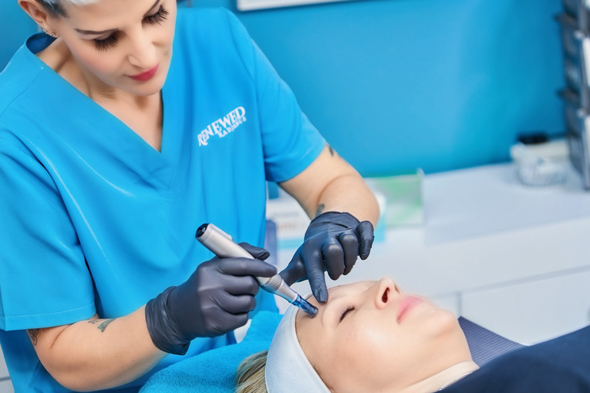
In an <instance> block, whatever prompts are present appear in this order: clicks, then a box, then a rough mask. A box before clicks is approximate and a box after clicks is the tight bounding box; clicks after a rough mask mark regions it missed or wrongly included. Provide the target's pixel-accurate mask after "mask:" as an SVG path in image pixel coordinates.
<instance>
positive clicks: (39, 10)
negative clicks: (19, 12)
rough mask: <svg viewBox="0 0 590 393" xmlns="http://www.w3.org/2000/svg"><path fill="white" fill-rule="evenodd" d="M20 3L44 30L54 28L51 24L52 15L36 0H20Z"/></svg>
mask: <svg viewBox="0 0 590 393" xmlns="http://www.w3.org/2000/svg"><path fill="white" fill-rule="evenodd" d="M18 5H20V7H21V8H22V9H23V11H25V12H26V13H27V14H28V15H29V16H30V17H31V18H32V19H33V20H34V21H35V22H37V24H38V25H39V27H41V29H43V30H52V29H51V27H50V26H49V25H50V23H49V19H50V15H49V14H48V13H47V11H46V10H45V9H44V8H43V6H42V5H41V3H39V2H38V1H36V0H18Z"/></svg>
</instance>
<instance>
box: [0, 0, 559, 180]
mask: <svg viewBox="0 0 590 393" xmlns="http://www.w3.org/2000/svg"><path fill="white" fill-rule="evenodd" d="M4 1H9V2H13V3H14V4H16V0H0V2H4ZM194 3H195V4H196V5H197V6H224V7H227V8H230V9H232V10H234V11H235V5H234V2H233V1H230V0H194ZM560 9H561V1H560V0H365V1H356V2H344V3H332V4H324V5H315V6H306V7H294V8H283V9H275V10H266V11H255V12H248V13H238V16H239V17H240V19H241V20H242V21H243V22H244V24H245V25H246V27H247V28H248V30H249V31H250V33H251V35H252V37H253V38H254V39H255V41H256V42H257V43H258V45H259V46H260V47H261V48H262V50H263V51H264V52H265V53H266V55H267V56H268V57H269V59H270V60H271V62H272V63H273V64H274V66H275V67H276V68H277V70H278V72H279V73H280V74H281V76H282V77H283V78H284V79H285V80H286V81H287V83H289V85H290V86H291V87H292V88H293V90H294V91H295V93H296V95H297V97H298V98H299V102H300V104H301V106H302V108H303V109H304V111H305V112H306V113H307V115H308V116H309V118H310V119H311V120H312V122H313V123H314V124H315V125H316V126H317V127H318V128H319V129H320V131H321V132H322V133H323V134H324V135H325V136H326V138H327V139H328V141H329V142H330V143H331V144H332V145H333V146H334V147H335V148H336V150H337V151H339V152H340V154H342V155H343V156H344V157H345V158H347V159H348V160H349V161H350V162H351V163H352V164H353V165H354V166H356V167H357V168H358V169H359V170H360V171H361V173H362V174H363V175H387V174H393V173H396V172H399V171H403V170H406V169H412V168H416V167H422V168H423V169H424V170H425V171H426V172H427V173H432V172H437V171H444V170H450V169H456V168H464V167H469V166H475V165H482V164H487V163H495V162H502V161H506V160H508V148H509V146H510V145H511V144H512V143H513V142H514V140H515V138H516V135H517V134H518V133H520V132H524V131H531V130H545V131H548V132H550V133H553V134H557V133H561V132H562V131H563V130H564V121H563V117H562V105H561V103H560V102H559V100H558V98H557V96H556V94H555V93H556V90H557V89H559V88H561V87H562V86H563V85H564V81H563V71H562V67H563V66H562V60H561V46H560V42H559V30H558V26H557V24H556V22H555V21H554V20H553V15H555V14H556V13H558V12H560ZM1 11H2V10H1V9H0V14H2V12H1ZM0 29H3V28H1V27H0ZM3 36H4V37H6V35H3ZM0 52H1V51H0ZM1 60H2V58H1V57H0V61H1ZM0 64H1V63H0Z"/></svg>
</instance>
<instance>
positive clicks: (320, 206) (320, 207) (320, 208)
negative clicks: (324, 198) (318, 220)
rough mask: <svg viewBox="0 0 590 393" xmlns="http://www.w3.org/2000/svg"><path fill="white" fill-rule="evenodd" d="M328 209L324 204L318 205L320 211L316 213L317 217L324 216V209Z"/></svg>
mask: <svg viewBox="0 0 590 393" xmlns="http://www.w3.org/2000/svg"><path fill="white" fill-rule="evenodd" d="M325 208H326V205H324V204H323V203H320V204H319V205H318V209H317V210H316V211H315V216H316V217H317V216H319V215H320V214H322V213H323V212H324V209H325Z"/></svg>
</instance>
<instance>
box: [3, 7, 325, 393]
mask: <svg viewBox="0 0 590 393" xmlns="http://www.w3.org/2000/svg"><path fill="white" fill-rule="evenodd" d="M50 43H51V38H50V37H48V36H46V35H43V34H37V35H34V36H32V37H31V38H29V39H28V40H27V42H26V45H24V46H23V47H22V48H20V49H19V50H18V52H17V53H16V54H15V55H14V57H13V58H12V60H11V62H10V63H9V64H8V66H7V67H6V69H5V70H4V71H3V72H2V73H1V74H0V184H1V185H2V191H1V192H0V217H1V219H0V244H1V246H0V329H2V330H0V343H1V344H2V349H3V351H4V356H5V358H6V361H7V364H8V369H9V372H10V375H11V378H12V381H13V384H14V386H15V389H16V391H18V392H20V391H23V392H24V391H26V392H66V391H69V390H67V389H65V388H63V387H61V386H60V385H58V384H57V382H56V381H55V380H54V379H53V378H52V377H51V376H50V375H49V374H48V373H47V371H46V370H45V369H44V368H43V366H42V365H41V364H40V362H39V359H38V358H37V356H36V354H35V351H34V349H33V346H32V344H31V342H30V340H29V338H28V336H27V334H26V332H25V330H24V329H33V328H43V327H50V326H58V325H64V324H70V323H74V322H77V321H80V320H84V319H88V318H90V317H92V316H93V315H94V314H95V313H98V316H99V317H100V318H117V317H121V316H123V315H127V314H129V313H131V312H133V311H135V310H137V309H138V308H140V307H141V306H142V305H144V304H145V303H146V302H147V301H148V300H149V299H151V298H153V297H155V296H157V295H158V294H159V293H160V292H162V291H163V290H164V289H166V288H167V287H169V286H172V285H178V284H181V283H182V282H184V281H185V280H186V279H187V278H188V277H189V276H190V275H191V274H192V273H193V272H194V270H195V268H196V267H197V266H198V264H199V263H200V262H203V261H206V260H209V259H210V258H211V257H212V256H213V255H212V254H211V253H210V252H209V251H207V250H206V249H205V248H204V247H202V246H201V245H200V244H199V243H198V242H197V241H196V240H195V237H194V235H195V230H196V228H197V227H198V226H199V225H200V224H202V223H205V222H211V223H214V224H216V225H217V226H219V227H220V228H222V229H224V230H225V231H226V232H228V233H229V234H231V235H232V236H233V237H234V239H236V240H237V241H246V242H249V243H251V244H255V245H262V244H263V240H264V231H265V205H266V185H265V180H270V181H275V182H282V181H285V180H288V179H290V178H292V177H294V176H295V175H297V174H299V173H300V172H301V171H303V170H304V169H305V168H306V167H307V166H308V165H309V164H310V163H311V162H312V161H313V160H315V158H316V157H317V156H318V155H319V154H320V152H321V151H322V149H323V147H324V145H325V140H324V139H323V138H322V137H321V136H320V134H319V133H318V132H317V130H316V129H315V128H314V127H313V126H312V125H311V123H310V122H309V120H308V119H307V118H306V117H305V115H304V114H303V113H302V112H301V110H300V108H299V106H298V104H297V102H296V100H295V97H294V95H293V93H292V91H291V90H290V89H289V87H288V86H287V85H286V84H285V83H284V82H283V81H282V80H281V79H280V78H279V77H278V75H277V74H276V72H275V71H274V69H273V68H272V66H271V65H270V64H269V62H268V60H267V59H266V58H265V57H264V55H263V54H262V53H261V51H260V50H259V49H258V47H257V46H256V45H255V44H254V43H253V42H252V40H251V39H250V37H249V36H248V34H247V32H246V31H245V29H244V27H243V26H242V25H241V24H240V23H239V21H238V19H237V18H236V17H235V16H234V15H233V14H231V13H230V12H228V11H226V10H223V9H213V10H205V9H181V10H179V14H178V20H177V25H176V35H175V39H174V52H173V53H174V54H173V58H172V64H171V67H170V71H169V74H168V78H167V80H166V83H165V85H164V87H163V90H162V99H163V106H164V124H163V135H162V148H161V152H158V151H157V150H155V149H153V148H152V147H151V146H150V145H149V144H147V143H146V142H145V141H144V140H143V139H142V138H141V137H139V136H138V135H137V134H136V133H135V132H133V131H132V130H131V129H129V128H128V127H127V126H126V125H125V124H123V123H122V122H121V121H120V120H119V119H117V118H116V117H114V116H113V115H111V114H110V113H109V112H107V111H105V110H104V109H103V108H102V107H100V106H99V105H97V104H96V103H95V102H94V101H92V100H91V99H90V98H89V97H87V96H85V95H84V94H82V93H81V92H80V91H78V90H77V89H76V88H74V87H73V86H72V85H70V84H69V83H68V82H66V81H65V80H64V79H63V78H61V77H60V76H59V75H58V74H57V73H55V72H54V71H53V70H52V69H51V68H49V67H47V66H46V65H45V64H44V63H43V62H41V61H40V60H39V59H38V58H37V57H36V56H35V54H34V53H37V52H39V51H40V50H42V49H44V48H46V47H47V46H48V45H49V44H50ZM260 295H261V296H262V297H263V299H260V300H259V304H260V303H263V304H266V307H273V306H274V303H273V302H272V301H269V300H270V299H271V298H270V297H269V298H267V299H266V300H265V299H264V295H265V293H264V292H263V291H261V292H260ZM269 296H270V295H269ZM271 304H272V305H273V306H271ZM231 341H232V336H231V335H227V336H222V337H218V338H213V339H211V338H202V339H196V340H194V341H193V342H192V344H191V346H190V349H189V352H188V353H187V355H185V356H192V355H194V354H197V353H200V352H203V351H205V350H208V349H211V348H215V347H218V346H222V345H226V344H228V343H230V342H231ZM180 359H183V357H181V356H176V355H169V356H167V357H166V358H165V359H164V360H163V361H162V362H161V363H160V364H159V365H158V366H157V367H156V368H155V369H154V370H153V371H152V372H150V373H149V374H148V375H146V376H145V377H143V378H141V379H140V380H138V381H135V382H134V383H132V384H131V385H130V386H135V387H134V388H131V389H130V391H137V390H138V388H137V386H139V385H141V383H142V382H143V381H144V380H145V379H146V378H147V377H149V376H150V375H151V374H152V373H153V372H155V371H157V370H159V369H161V368H162V367H164V366H166V365H169V364H171V363H174V362H176V361H178V360H180Z"/></svg>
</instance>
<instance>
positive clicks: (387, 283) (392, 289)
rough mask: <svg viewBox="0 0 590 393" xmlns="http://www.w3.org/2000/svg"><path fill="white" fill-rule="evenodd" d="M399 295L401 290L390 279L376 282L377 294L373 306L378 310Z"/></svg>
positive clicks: (385, 278) (386, 278)
mask: <svg viewBox="0 0 590 393" xmlns="http://www.w3.org/2000/svg"><path fill="white" fill-rule="evenodd" d="M400 294H401V290H400V289H399V287H398V286H397V284H396V283H395V281H393V279H391V278H390V277H384V278H382V279H381V280H379V282H377V292H376V293H375V306H376V307H377V308H379V309H381V308H385V307H387V305H388V304H389V303H390V302H392V301H394V300H395V299H397V298H398V297H399V295H400Z"/></svg>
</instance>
